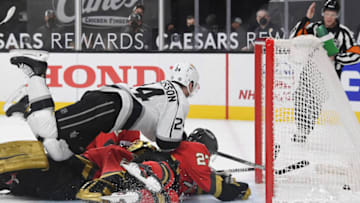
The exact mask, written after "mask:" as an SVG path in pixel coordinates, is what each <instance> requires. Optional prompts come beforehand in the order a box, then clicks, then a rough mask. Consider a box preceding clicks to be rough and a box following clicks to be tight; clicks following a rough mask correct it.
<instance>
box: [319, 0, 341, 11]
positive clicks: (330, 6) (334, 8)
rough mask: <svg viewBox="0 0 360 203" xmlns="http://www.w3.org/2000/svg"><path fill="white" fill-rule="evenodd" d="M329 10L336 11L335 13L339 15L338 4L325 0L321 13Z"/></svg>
mask: <svg viewBox="0 0 360 203" xmlns="http://www.w3.org/2000/svg"><path fill="white" fill-rule="evenodd" d="M326 10H329V11H336V12H337V13H339V11H340V4H339V2H338V1H337V0H325V2H324V7H323V10H322V11H323V12H324V11H326Z"/></svg>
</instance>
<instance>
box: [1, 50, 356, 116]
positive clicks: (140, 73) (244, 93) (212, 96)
mask: <svg viewBox="0 0 360 203" xmlns="http://www.w3.org/2000/svg"><path fill="white" fill-rule="evenodd" d="M177 62H191V63H193V64H194V65H195V66H196V67H197V69H198V70H199V72H200V81H199V82H200V90H199V91H198V93H197V94H196V95H195V96H194V97H192V98H190V100H189V101H190V104H191V105H190V112H189V117H190V118H211V119H226V118H228V119H235V120H253V119H254V113H253V112H254V108H253V106H254V68H253V67H254V55H253V54H251V53H247V54H240V53H230V54H227V53H181V54H178V53H161V54H157V53H51V54H50V57H49V61H48V64H49V70H48V73H47V84H48V85H49V87H50V90H51V92H52V94H53V97H54V100H55V103H56V107H57V108H60V107H62V106H65V105H68V104H71V103H73V102H75V101H77V100H78V99H80V97H81V95H82V94H83V93H84V92H85V91H87V90H92V89H96V88H98V87H101V86H102V85H105V84H113V83H118V82H125V83H128V84H129V85H141V84H143V83H150V82H155V81H160V80H163V79H166V78H168V76H169V73H170V69H171V66H172V65H173V64H175V63H177ZM0 64H1V68H0V85H1V87H2V90H1V91H0V106H2V105H3V104H4V101H5V100H6V98H7V97H8V96H9V95H10V94H11V92H13V91H14V90H15V89H16V88H17V87H18V86H19V85H21V84H26V82H27V81H26V80H27V78H26V77H25V76H24V75H23V74H22V73H21V72H20V71H19V70H17V68H16V67H15V66H13V65H11V64H10V63H9V54H8V53H0ZM352 73H354V74H353V75H351V74H352ZM357 76H358V74H356V71H355V72H354V71H353V72H350V73H348V74H347V80H345V81H342V83H343V86H344V88H345V91H347V92H348V91H352V92H354V93H355V94H356V93H357V92H358V91H359V87H358V86H354V85H353V84H354V83H353V80H354V79H356V78H357ZM359 94H360V93H359ZM351 104H352V108H353V110H354V111H355V112H356V114H357V115H358V117H360V113H358V112H360V101H352V102H351ZM0 113H3V111H2V109H1V110H0Z"/></svg>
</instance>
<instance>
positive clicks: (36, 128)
mask: <svg viewBox="0 0 360 203" xmlns="http://www.w3.org/2000/svg"><path fill="white" fill-rule="evenodd" d="M10 54H11V55H12V57H11V59H10V62H11V63H12V64H14V65H17V66H18V67H19V69H21V70H22V71H23V72H24V73H25V74H26V75H28V76H29V77H30V79H29V82H28V89H27V93H28V97H29V103H30V109H31V114H30V115H29V116H28V118H27V122H28V124H29V126H30V128H31V129H32V131H33V132H34V134H35V135H36V136H40V137H42V138H44V141H43V144H44V146H45V148H46V149H47V151H48V152H49V154H50V155H51V157H53V158H54V159H55V160H65V159H67V158H69V157H70V156H71V155H72V152H71V151H70V150H69V149H68V146H67V144H66V142H65V141H63V140H58V139H57V128H56V120H55V116H54V102H53V100H52V97H51V94H50V90H49V88H48V87H47V85H46V81H45V74H46V70H47V62H46V60H47V56H48V54H47V52H44V51H34V50H13V51H11V52H10Z"/></svg>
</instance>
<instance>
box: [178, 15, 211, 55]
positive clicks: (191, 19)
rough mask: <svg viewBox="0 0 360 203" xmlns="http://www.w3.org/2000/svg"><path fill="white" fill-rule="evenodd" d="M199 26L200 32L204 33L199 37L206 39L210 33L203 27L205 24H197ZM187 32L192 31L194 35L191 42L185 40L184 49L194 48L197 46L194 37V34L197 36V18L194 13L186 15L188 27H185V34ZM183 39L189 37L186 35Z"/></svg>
mask: <svg viewBox="0 0 360 203" xmlns="http://www.w3.org/2000/svg"><path fill="white" fill-rule="evenodd" d="M197 28H198V33H199V34H201V35H202V37H199V38H201V39H206V37H207V34H208V30H207V29H206V28H205V27H203V26H197ZM185 33H192V37H191V40H190V42H184V43H183V44H184V49H192V48H195V39H194V36H195V18H194V16H193V15H188V16H187V17H186V27H185V29H184V34H185ZM182 39H183V40H186V39H187V37H186V36H184V37H183V38H182Z"/></svg>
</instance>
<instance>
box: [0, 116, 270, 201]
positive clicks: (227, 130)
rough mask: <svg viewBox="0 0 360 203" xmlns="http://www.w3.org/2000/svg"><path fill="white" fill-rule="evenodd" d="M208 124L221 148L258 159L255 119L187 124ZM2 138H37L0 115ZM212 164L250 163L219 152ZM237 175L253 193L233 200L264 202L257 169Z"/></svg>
mask: <svg viewBox="0 0 360 203" xmlns="http://www.w3.org/2000/svg"><path fill="white" fill-rule="evenodd" d="M198 127H201V128H208V129H210V130H211V131H212V132H213V133H214V134H215V135H216V137H217V139H218V143H219V151H221V152H223V153H227V154H231V155H233V156H236V157H240V158H242V159H245V160H248V161H251V162H254V139H253V138H254V126H253V122H244V121H226V120H202V119H188V120H187V121H186V124H185V129H186V132H188V133H189V132H191V131H192V130H194V129H195V128H198ZM0 130H1V132H2V133H1V135H0V142H3V141H12V140H19V139H25V140H26V139H34V137H33V135H32V134H31V131H30V128H29V127H28V126H27V125H26V123H25V124H24V123H23V122H22V121H19V120H17V119H9V118H6V117H4V116H0ZM211 166H212V167H214V168H215V169H217V170H220V169H232V168H246V167H247V166H246V165H243V164H240V163H237V162H234V161H231V160H228V159H226V158H223V157H220V156H217V157H215V159H214V160H213V162H212V163H211ZM233 176H234V177H235V178H236V179H237V180H238V181H242V182H247V183H249V185H250V188H251V192H252V195H251V196H250V198H249V199H248V200H246V201H241V200H237V201H232V202H242V203H264V202H265V200H264V199H265V192H264V184H255V183H254V172H242V173H234V174H233ZM0 202H9V203H15V202H16V203H17V202H27V203H29V202H43V203H45V202H56V203H60V202H82V201H47V200H37V199H36V200H34V199H29V198H22V197H14V196H10V195H1V194H0ZM184 202H186V203H198V202H207V203H214V202H219V200H217V199H216V198H214V197H212V196H211V195H201V196H193V197H191V198H189V199H186V200H185V201H184Z"/></svg>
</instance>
